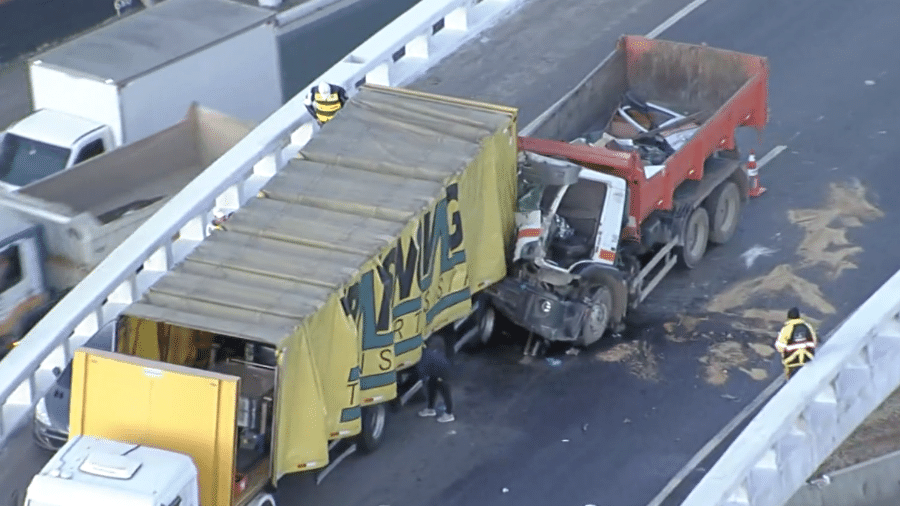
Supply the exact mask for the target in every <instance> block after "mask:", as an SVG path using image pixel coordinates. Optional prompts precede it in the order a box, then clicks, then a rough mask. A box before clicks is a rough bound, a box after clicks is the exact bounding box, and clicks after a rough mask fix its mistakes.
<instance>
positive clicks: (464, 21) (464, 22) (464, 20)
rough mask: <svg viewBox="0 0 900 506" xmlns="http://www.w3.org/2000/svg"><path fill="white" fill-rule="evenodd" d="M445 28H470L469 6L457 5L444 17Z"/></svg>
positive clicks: (464, 29)
mask: <svg viewBox="0 0 900 506" xmlns="http://www.w3.org/2000/svg"><path fill="white" fill-rule="evenodd" d="M444 29H445V30H447V29H449V30H460V31H466V30H468V29H469V10H468V8H467V7H465V6H464V7H457V8H456V9H454V10H453V11H452V12H451V13H450V14H447V16H446V17H444Z"/></svg>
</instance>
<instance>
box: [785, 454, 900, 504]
mask: <svg viewBox="0 0 900 506" xmlns="http://www.w3.org/2000/svg"><path fill="white" fill-rule="evenodd" d="M897 504H900V452H894V453H889V454H887V455H883V456H881V457H878V458H875V459H872V460H869V461H866V462H861V463H859V464H856V465H854V466H850V467H846V468H844V469H840V470H838V471H835V472H833V473H829V474H828V475H826V476H823V477H819V478H818V479H816V480H813V483H809V484H806V485H804V486H803V487H801V488H800V490H798V491H797V493H796V494H794V496H793V497H792V498H791V499H790V500H789V501H788V502H787V503H786V504H785V506H896V505H897Z"/></svg>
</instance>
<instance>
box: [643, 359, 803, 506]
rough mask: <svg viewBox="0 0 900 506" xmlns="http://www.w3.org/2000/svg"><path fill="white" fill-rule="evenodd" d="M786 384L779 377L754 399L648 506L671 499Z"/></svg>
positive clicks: (782, 378)
mask: <svg viewBox="0 0 900 506" xmlns="http://www.w3.org/2000/svg"><path fill="white" fill-rule="evenodd" d="M784 382H785V378H784V376H781V375H779V376H778V378H777V379H776V380H775V381H773V382H772V383H770V384H769V386H767V387H766V389H765V390H763V391H762V392H760V394H759V395H757V396H756V398H755V399H753V402H751V403H750V404H748V405H747V406H745V407H744V409H742V410H741V412H740V413H738V414H737V415H736V416H735V417H734V418H732V419H731V421H730V422H728V425H726V426H724V427H722V430H720V431H719V432H718V434H716V435H715V436H713V438H712V439H710V440H709V441H707V442H706V444H705V445H703V448H700V451H698V452H697V453H696V454H695V455H694V456H693V457H691V460H689V461H688V462H687V464H685V465H684V467H682V468H681V470H679V471H678V473H677V474H675V476H673V477H672V479H671V480H669V483H666V486H665V487H663V489H662V490H660V492H659V493H658V494H656V497H654V498H653V500H652V501H650V502H649V503H647V506H660V505H661V504H662V502H663V501H664V500H665V499H666V498H667V497H669V494H671V493H672V491H673V490H675V488H677V487H678V485H681V482H682V481H684V479H685V478H686V477H687V475H689V474H690V473H691V472H692V471H693V470H694V469H695V468H696V467H697V466H698V465H700V462H702V461H703V459H705V458H706V457H707V456H709V454H710V453H712V451H713V450H715V449H716V448H717V447H718V446H719V445H720V444H722V441H724V440H725V438H726V437H728V435H729V434H731V432H732V431H734V429H735V428H737V426H738V425H740V424H741V422H743V421H744V420H746V419H747V417H749V416H750V413H752V412H753V411H755V410H756V408H758V407H759V406H760V405H761V404H762V403H764V402H766V401H767V400H768V399H769V397H771V396H772V394H774V393H775V391H776V390H778V389H779V388H780V387H781V385H783V384H784Z"/></svg>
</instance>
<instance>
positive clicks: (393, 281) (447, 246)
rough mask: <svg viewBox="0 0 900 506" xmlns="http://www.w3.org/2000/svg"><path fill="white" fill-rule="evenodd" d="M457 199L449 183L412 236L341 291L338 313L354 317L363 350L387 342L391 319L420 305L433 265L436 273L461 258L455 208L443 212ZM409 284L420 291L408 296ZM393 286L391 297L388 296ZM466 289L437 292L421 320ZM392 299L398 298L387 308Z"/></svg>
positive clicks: (461, 295)
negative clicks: (342, 312) (341, 311)
mask: <svg viewBox="0 0 900 506" xmlns="http://www.w3.org/2000/svg"><path fill="white" fill-rule="evenodd" d="M458 201H459V186H458V184H456V183H454V184H451V185H449V186H448V187H447V190H446V197H445V198H443V199H441V200H440V201H439V202H437V204H436V205H435V207H434V209H433V210H431V211H429V212H427V213H425V214H424V215H423V216H422V219H421V220H420V222H419V226H418V228H417V230H416V237H415V240H413V239H412V238H410V239H408V240H405V241H404V240H402V239H401V240H400V241H398V242H397V244H395V245H394V247H393V248H392V249H391V250H390V251H389V252H388V253H387V254H386V255H385V256H384V258H382V259H381V262H380V263H379V264H378V265H377V266H376V267H375V268H374V269H373V270H370V271H368V272H366V273H364V274H363V275H362V277H361V278H360V280H359V281H358V282H357V283H355V284H354V285H353V286H351V287H350V288H349V289H348V290H347V294H346V296H345V297H344V298H343V299H342V304H343V308H344V312H345V313H346V314H347V315H348V316H350V317H352V318H353V319H354V320H355V321H356V323H357V328H358V329H360V331H361V333H362V347H363V349H364V350H370V349H374V348H381V347H386V346H389V345H391V344H393V341H394V322H395V320H396V319H397V318H398V317H400V316H403V315H406V314H410V313H413V312H415V311H419V310H421V309H422V307H423V296H422V293H425V292H427V291H428V290H429V288H431V285H432V283H433V280H434V270H435V267H437V268H438V269H439V272H438V276H440V275H442V274H445V273H447V272H450V271H451V270H452V269H453V268H454V267H456V266H457V265H460V264H462V263H464V262H465V261H466V251H465V249H464V248H462V245H463V239H464V234H463V227H462V215H461V214H460V212H459V210H458V209H457V210H454V211H453V212H452V213H451V212H449V203H450V202H457V203H458ZM436 264H437V265H436ZM376 274H377V276H376ZM413 283H416V284H417V285H418V287H419V291H420V292H421V293H420V295H419V296H417V297H415V298H410V294H411V293H412V287H413ZM395 289H396V295H397V297H394V295H395ZM376 290H377V291H378V292H379V293H380V295H381V297H380V299H381V304H380V307H377V308H376V307H375V306H376V304H375V301H376V299H377V297H376ZM468 292H469V291H468V289H465V290H461V291H458V292H455V293H451V294H446V295H443V296H442V297H441V298H440V299H439V300H438V301H436V302H435V304H434V306H433V307H430V308H428V312H427V314H426V320H427V322H431V321H432V320H433V319H434V318H435V317H436V316H438V315H439V314H440V313H441V312H442V311H444V310H445V309H447V308H449V307H452V306H453V305H455V304H457V303H459V302H462V301H463V300H465V299H466V298H468V297H469V293H468ZM395 299H396V300H399V301H401V302H399V303H398V304H397V305H396V306H394V307H391V306H392V304H393V303H394V300H395ZM416 332H418V331H416Z"/></svg>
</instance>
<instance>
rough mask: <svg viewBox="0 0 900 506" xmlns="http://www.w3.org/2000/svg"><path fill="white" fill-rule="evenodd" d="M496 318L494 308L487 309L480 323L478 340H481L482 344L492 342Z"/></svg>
mask: <svg viewBox="0 0 900 506" xmlns="http://www.w3.org/2000/svg"><path fill="white" fill-rule="evenodd" d="M495 318H496V314H495V313H494V308H492V307H488V308H487V309H485V311H484V314H483V315H482V316H481V320H480V321H479V322H478V334H479V335H478V338H479V339H481V343H482V344H487V343H488V341H490V340H491V335H493V333H494V324H495Z"/></svg>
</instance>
